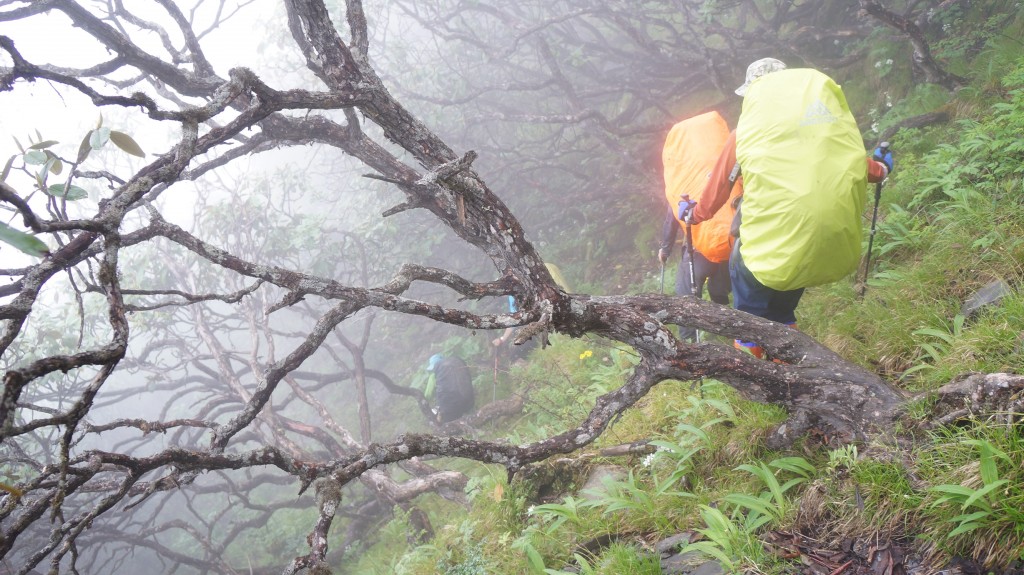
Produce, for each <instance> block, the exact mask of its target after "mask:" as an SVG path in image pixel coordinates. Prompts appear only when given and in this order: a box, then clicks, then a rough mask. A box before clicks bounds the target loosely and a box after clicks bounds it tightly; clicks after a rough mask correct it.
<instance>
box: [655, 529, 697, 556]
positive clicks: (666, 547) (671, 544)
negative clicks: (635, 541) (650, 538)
mask: <svg viewBox="0 0 1024 575" xmlns="http://www.w3.org/2000/svg"><path fill="white" fill-rule="evenodd" d="M690 535H691V534H690V533H676V534H675V535H672V536H671V537H668V538H667V539H662V540H661V541H658V542H657V543H655V544H654V550H655V551H657V552H658V553H660V554H661V555H663V556H665V555H672V554H673V553H676V552H677V551H679V548H680V547H682V546H683V545H686V544H687V543H689V542H690Z"/></svg>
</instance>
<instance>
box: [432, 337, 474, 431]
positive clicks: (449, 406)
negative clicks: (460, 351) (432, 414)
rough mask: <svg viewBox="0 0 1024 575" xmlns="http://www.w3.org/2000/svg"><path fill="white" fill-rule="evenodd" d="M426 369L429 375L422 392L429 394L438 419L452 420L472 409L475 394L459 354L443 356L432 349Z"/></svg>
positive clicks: (469, 375)
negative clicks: (425, 387) (432, 353)
mask: <svg viewBox="0 0 1024 575" xmlns="http://www.w3.org/2000/svg"><path fill="white" fill-rule="evenodd" d="M427 371H428V372H430V374H431V375H432V377H431V379H432V381H430V382H429V383H428V384H427V389H426V390H425V392H424V395H425V396H426V397H427V399H428V400H429V399H431V398H433V400H434V402H435V404H436V405H437V407H436V408H435V410H436V416H437V422H438V423H442V424H444V423H448V422H449V421H454V420H456V419H458V418H460V417H462V416H463V415H465V414H467V413H469V412H470V411H472V410H473V406H474V404H475V403H476V395H475V393H474V389H473V374H472V373H470V371H469V366H467V365H466V362H464V361H462V359H461V358H459V357H455V356H451V357H445V356H443V355H441V354H439V353H435V354H434V355H432V356H431V357H430V361H429V362H428V364H427Z"/></svg>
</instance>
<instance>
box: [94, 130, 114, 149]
mask: <svg viewBox="0 0 1024 575" xmlns="http://www.w3.org/2000/svg"><path fill="white" fill-rule="evenodd" d="M108 141H110V128H96V129H95V130H93V131H92V132H91V133H90V134H89V145H90V146H92V149H94V150H98V149H100V148H102V147H103V146H105V145H106V144H107V142H108Z"/></svg>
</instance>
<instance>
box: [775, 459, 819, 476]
mask: <svg viewBox="0 0 1024 575" xmlns="http://www.w3.org/2000/svg"><path fill="white" fill-rule="evenodd" d="M768 465H770V466H771V467H774V468H776V469H782V470H784V471H789V472H792V473H796V474H797V475H800V476H802V477H807V478H810V477H811V475H813V474H814V473H815V472H816V471H817V469H815V467H814V466H813V465H811V464H810V463H808V462H807V460H806V459H804V458H803V457H780V458H778V459H775V460H773V461H772V462H771V463H769V464H768Z"/></svg>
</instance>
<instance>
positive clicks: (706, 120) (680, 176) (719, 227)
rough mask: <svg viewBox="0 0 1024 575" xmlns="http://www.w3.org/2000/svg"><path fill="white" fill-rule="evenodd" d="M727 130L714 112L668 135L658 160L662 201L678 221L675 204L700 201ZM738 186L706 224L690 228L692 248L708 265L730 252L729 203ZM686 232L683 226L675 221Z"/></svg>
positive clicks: (685, 122) (732, 212) (680, 125)
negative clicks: (686, 198)
mask: <svg viewBox="0 0 1024 575" xmlns="http://www.w3.org/2000/svg"><path fill="white" fill-rule="evenodd" d="M728 138H729V127H728V126H727V125H726V123H725V119H723V118H722V116H721V115H719V114H718V112H708V113H706V114H701V115H699V116H694V117H693V118H689V119H687V120H683V121H682V122H679V123H678V124H676V125H675V126H672V129H671V130H670V131H669V133H668V137H667V138H666V139H665V148H664V149H663V150H662V154H661V159H662V163H663V164H664V167H665V170H664V173H665V199H666V200H668V205H669V207H670V208H671V209H672V213H673V214H674V215H675V216H676V220H677V221H678V220H679V209H678V207H679V200H680V198H682V197H683V196H684V195H688V196H690V199H691V200H693V201H700V196H701V194H702V193H704V186H705V185H707V182H708V175H709V174H710V173H711V170H712V169H713V168H714V167H715V162H717V161H718V156H719V155H720V154H721V153H722V147H723V146H724V145H725V141H726V139H728ZM741 192H742V186H739V185H736V186H733V189H732V192H731V194H730V198H729V201H728V202H727V204H726V205H725V206H723V207H722V209H720V210H718V212H717V213H716V214H715V215H714V217H712V218H711V219H710V220H707V221H705V222H702V223H700V224H697V225H695V226H693V248H694V249H695V250H697V251H698V252H700V253H701V255H703V256H704V257H706V258H707V259H708V260H709V261H712V262H716V263H717V262H724V261H726V260H728V259H729V252H730V251H732V242H733V238H732V237H731V236H730V235H729V225H730V224H731V223H732V218H733V216H734V215H735V213H736V209H735V208H733V199H735V196H737V195H739V194H740V193H741ZM679 225H680V226H682V228H683V229H684V230H685V229H686V224H685V223H683V222H682V221H679Z"/></svg>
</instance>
